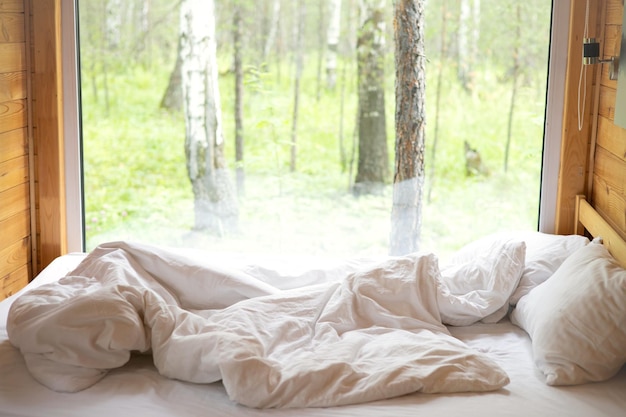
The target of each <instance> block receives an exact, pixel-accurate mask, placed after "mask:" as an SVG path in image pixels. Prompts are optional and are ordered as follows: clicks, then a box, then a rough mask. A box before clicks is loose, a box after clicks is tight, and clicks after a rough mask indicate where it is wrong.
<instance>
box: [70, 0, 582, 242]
mask: <svg viewBox="0 0 626 417" xmlns="http://www.w3.org/2000/svg"><path fill="white" fill-rule="evenodd" d="M76 1H77V0H74V1H62V2H61V22H62V24H61V32H62V33H61V37H62V59H63V126H64V146H65V178H66V182H65V187H66V189H65V195H66V204H65V206H66V215H67V239H68V250H69V251H70V252H79V251H84V249H85V246H84V245H85V242H84V226H83V225H84V208H83V201H84V200H83V187H82V166H81V163H82V149H81V133H80V132H81V127H80V90H79V82H80V81H79V80H80V79H79V72H78V68H79V65H78V41H77V36H78V31H77V30H76V28H77V24H76V19H77V17H78V16H77V6H76ZM569 16H570V0H558V1H553V2H552V28H551V32H552V33H551V41H550V59H549V67H548V87H547V90H548V91H547V99H546V112H545V133H544V151H543V169H542V174H541V190H540V202H539V224H538V230H539V231H542V232H545V233H554V230H555V218H556V201H557V198H556V197H557V189H558V177H559V169H560V155H561V131H562V125H563V121H562V118H563V107H564V97H565V71H566V67H567V53H568V51H567V48H568V36H569Z"/></svg>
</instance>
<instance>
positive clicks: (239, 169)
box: [233, 2, 245, 196]
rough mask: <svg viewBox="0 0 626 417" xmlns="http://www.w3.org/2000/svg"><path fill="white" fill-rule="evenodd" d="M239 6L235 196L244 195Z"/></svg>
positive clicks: (236, 18)
mask: <svg viewBox="0 0 626 417" xmlns="http://www.w3.org/2000/svg"><path fill="white" fill-rule="evenodd" d="M241 9H242V7H241V4H240V3H239V2H237V3H236V4H235V10H234V12H233V44H234V48H233V49H234V57H233V61H234V62H233V63H234V67H235V108H234V110H235V111H234V113H235V164H236V178H237V179H236V181H237V194H238V195H239V196H243V195H245V171H244V169H243V166H244V161H243V152H244V141H243V62H242V58H241V49H242V48H241V47H242V45H241V41H242V39H241V37H242V30H241V29H242V19H241Z"/></svg>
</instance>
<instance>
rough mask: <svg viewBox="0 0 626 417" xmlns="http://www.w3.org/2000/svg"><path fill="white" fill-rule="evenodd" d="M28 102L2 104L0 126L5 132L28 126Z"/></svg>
mask: <svg viewBox="0 0 626 417" xmlns="http://www.w3.org/2000/svg"><path fill="white" fill-rule="evenodd" d="M26 116H27V115H26V100H13V101H5V102H2V103H0V126H2V130H3V131H9V130H15V129H19V128H21V127H25V126H26V121H27V117H26Z"/></svg>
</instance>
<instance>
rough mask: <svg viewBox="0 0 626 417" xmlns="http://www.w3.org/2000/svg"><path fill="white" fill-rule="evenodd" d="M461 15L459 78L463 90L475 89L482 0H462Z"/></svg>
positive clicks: (470, 90) (458, 36) (458, 39)
mask: <svg viewBox="0 0 626 417" xmlns="http://www.w3.org/2000/svg"><path fill="white" fill-rule="evenodd" d="M460 7H461V11H460V13H459V29H458V33H457V42H458V71H457V76H458V79H459V81H460V82H461V85H462V86H463V88H464V89H465V90H466V91H468V92H472V91H473V89H474V85H473V84H474V68H473V67H474V61H475V58H476V56H477V55H476V54H477V51H478V42H479V38H480V0H461V5H460Z"/></svg>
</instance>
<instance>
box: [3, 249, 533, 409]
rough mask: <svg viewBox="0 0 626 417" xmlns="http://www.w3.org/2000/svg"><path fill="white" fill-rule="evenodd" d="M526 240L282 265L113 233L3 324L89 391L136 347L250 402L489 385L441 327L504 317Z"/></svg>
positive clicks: (499, 383)
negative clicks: (480, 252) (285, 269)
mask: <svg viewBox="0 0 626 417" xmlns="http://www.w3.org/2000/svg"><path fill="white" fill-rule="evenodd" d="M524 250H525V245H524V243H523V242H515V241H510V242H506V243H503V244H502V245H501V246H498V247H494V248H491V249H490V251H489V252H488V253H486V254H485V255H484V256H481V257H478V258H476V259H473V260H471V261H469V262H465V263H460V264H452V265H449V266H448V267H446V268H443V269H440V268H439V266H438V261H437V258H436V256H435V255H433V254H426V253H416V254H412V255H408V256H404V257H393V258H388V259H385V260H381V261H380V262H377V263H373V262H351V263H345V264H340V265H335V266H334V267H332V268H327V269H324V268H317V269H310V270H308V271H304V272H301V273H297V274H292V275H289V274H279V273H277V272H276V271H273V270H271V269H267V268H262V267H259V266H254V265H232V264H231V265H229V266H225V265H226V263H225V262H219V259H217V260H216V259H211V257H210V256H209V255H201V254H199V253H195V254H194V255H189V254H183V253H181V252H176V251H172V250H165V249H162V248H158V247H152V246H147V245H143V244H133V243H128V242H113V243H108V244H104V245H101V246H99V247H98V248H96V249H95V250H94V251H92V252H91V253H90V254H89V255H88V256H87V257H86V258H85V260H84V261H83V262H82V263H81V264H80V265H79V266H78V267H77V268H76V269H75V270H74V271H72V272H71V273H70V274H68V275H67V276H66V277H63V278H61V279H60V280H59V281H58V282H56V283H53V284H46V285H43V286H40V287H38V288H35V289H33V290H31V291H29V292H26V293H25V294H23V295H22V296H20V297H19V298H18V299H17V300H16V301H15V302H14V303H13V305H12V307H11V310H10V312H9V318H8V323H7V331H8V333H9V338H10V341H11V343H12V344H13V345H14V346H15V347H17V348H19V349H20V351H21V352H22V354H23V356H24V358H25V361H26V364H27V367H28V369H29V371H30V373H31V374H32V375H33V376H34V377H35V378H36V379H37V380H38V381H39V382H41V383H42V384H44V385H46V386H47V387H49V388H51V389H53V390H55V391H63V392H75V391H79V390H82V389H85V388H88V387H89V386H91V385H93V384H95V383H97V382H98V381H99V380H100V379H101V378H103V377H104V376H105V375H106V373H107V371H108V370H110V369H113V368H116V367H121V366H123V365H124V364H125V363H126V362H127V361H128V360H129V358H130V356H131V354H135V353H151V354H152V356H153V360H154V364H155V366H156V367H157V369H158V371H159V372H160V373H161V374H163V375H164V376H167V377H170V378H176V379H180V380H184V381H189V382H194V383H212V382H216V381H220V380H221V381H222V383H223V384H224V387H225V389H226V391H227V393H228V395H229V397H230V398H231V399H232V400H233V401H236V402H238V403H241V404H244V405H247V406H250V407H260V408H267V407H324V406H333V405H343V404H350V403H357V402H365V401H373V400H378V399H384V398H391V397H396V396H400V395H404V394H408V393H412V392H417V391H421V392H425V393H444V392H470V391H491V390H497V389H499V388H501V387H503V386H505V385H506V384H507V383H508V382H509V379H508V376H507V375H506V373H505V372H504V371H503V370H502V369H501V368H500V367H499V366H498V365H497V364H496V362H495V361H494V360H492V359H491V358H489V356H488V355H487V354H486V353H482V352H478V351H475V350H472V349H470V348H469V347H468V346H466V345H465V344H464V343H462V342H461V341H459V340H458V339H455V338H454V337H452V336H451V335H450V333H449V332H448V330H447V327H446V324H453V325H466V324H471V323H473V322H475V321H478V320H483V319H494V320H497V319H498V317H502V316H503V315H504V314H506V309H507V308H508V299H509V297H510V295H511V294H512V292H513V291H514V290H515V288H516V286H517V284H518V282H519V279H520V276H521V274H522V271H523V268H524ZM313 281H314V282H318V284H315V285H309V284H310V283H311V282H313Z"/></svg>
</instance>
